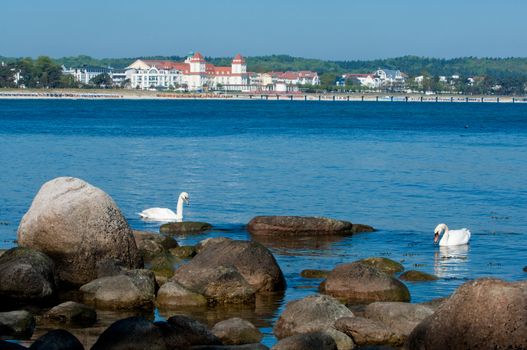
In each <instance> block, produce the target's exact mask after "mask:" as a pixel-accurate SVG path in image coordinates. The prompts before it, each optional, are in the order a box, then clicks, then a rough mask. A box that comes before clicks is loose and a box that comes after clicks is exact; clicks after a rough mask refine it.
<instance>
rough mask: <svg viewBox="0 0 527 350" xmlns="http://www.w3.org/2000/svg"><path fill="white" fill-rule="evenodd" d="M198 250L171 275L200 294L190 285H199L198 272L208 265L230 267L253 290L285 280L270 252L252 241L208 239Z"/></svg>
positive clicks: (265, 289) (281, 286)
mask: <svg viewBox="0 0 527 350" xmlns="http://www.w3.org/2000/svg"><path fill="white" fill-rule="evenodd" d="M198 251H199V253H198V254H197V255H196V256H195V257H194V258H193V259H192V260H191V261H189V262H188V263H187V264H185V265H183V266H181V267H180V268H178V269H177V270H176V273H175V275H174V277H173V279H174V280H175V281H178V282H179V283H180V284H182V285H183V286H185V287H187V288H189V289H191V290H193V291H195V292H198V293H200V294H204V293H203V292H201V291H199V290H197V289H195V287H193V286H192V285H203V283H204V282H205V281H203V278H204V276H200V274H201V273H203V272H207V271H210V270H211V268H217V267H220V266H223V267H232V268H234V269H236V271H238V272H239V273H240V275H241V276H243V278H244V279H245V280H246V281H247V282H248V283H249V284H250V285H251V287H252V288H253V289H254V291H255V292H270V291H280V290H284V289H285V286H286V283H285V278H284V275H283V274H282V270H281V269H280V267H279V266H278V263H277V262H276V260H275V258H274V256H273V255H272V254H271V252H270V251H269V250H268V249H267V248H265V247H264V246H263V245H261V244H259V243H256V242H252V241H235V240H230V239H223V240H210V241H207V242H205V243H204V244H202V245H201V247H200V248H199V249H198Z"/></svg>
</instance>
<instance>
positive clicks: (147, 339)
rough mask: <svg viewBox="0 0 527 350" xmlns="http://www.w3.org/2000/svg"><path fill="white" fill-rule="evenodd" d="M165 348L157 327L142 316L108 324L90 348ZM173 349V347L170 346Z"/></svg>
mask: <svg viewBox="0 0 527 350" xmlns="http://www.w3.org/2000/svg"><path fill="white" fill-rule="evenodd" d="M124 349H127V350H142V349H150V350H166V349H167V346H166V345H165V341H164V339H163V334H162V332H161V330H160V329H159V327H157V326H156V325H154V324H153V323H152V322H150V321H148V320H146V319H145V318H143V317H129V318H125V319H122V320H119V321H116V322H114V323H112V324H111V325H110V327H108V328H107V329H106V330H105V331H104V332H102V334H101V335H100V336H99V339H97V342H96V343H95V344H94V345H93V347H92V348H91V350H124ZM170 349H173V348H170Z"/></svg>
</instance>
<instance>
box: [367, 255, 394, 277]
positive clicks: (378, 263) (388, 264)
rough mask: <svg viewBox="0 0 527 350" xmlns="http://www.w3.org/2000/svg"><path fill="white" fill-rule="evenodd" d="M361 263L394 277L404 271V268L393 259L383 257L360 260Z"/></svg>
mask: <svg viewBox="0 0 527 350" xmlns="http://www.w3.org/2000/svg"><path fill="white" fill-rule="evenodd" d="M359 262H361V263H363V264H365V265H368V266H371V267H374V268H376V269H377V270H379V271H381V272H384V273H386V274H388V275H393V274H395V273H397V272H401V271H404V266H403V265H401V264H400V263H398V262H397V261H394V260H392V259H388V258H383V257H371V258H366V259H362V260H359Z"/></svg>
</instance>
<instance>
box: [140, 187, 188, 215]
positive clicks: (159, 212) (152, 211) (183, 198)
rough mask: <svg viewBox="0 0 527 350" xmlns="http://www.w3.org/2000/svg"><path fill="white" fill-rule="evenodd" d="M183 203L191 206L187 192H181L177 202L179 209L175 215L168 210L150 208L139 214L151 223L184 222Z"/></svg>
mask: <svg viewBox="0 0 527 350" xmlns="http://www.w3.org/2000/svg"><path fill="white" fill-rule="evenodd" d="M183 202H185V203H187V205H189V196H188V193H187V192H181V194H180V195H179V198H178V201H177V209H176V212H175V213H174V212H173V211H172V210H170V209H168V208H149V209H145V210H143V211H142V212H140V213H139V215H140V216H141V218H143V219H145V220H151V221H177V222H181V221H183Z"/></svg>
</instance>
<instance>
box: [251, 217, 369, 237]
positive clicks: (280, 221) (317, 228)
mask: <svg viewBox="0 0 527 350" xmlns="http://www.w3.org/2000/svg"><path fill="white" fill-rule="evenodd" d="M247 230H248V231H249V232H250V233H251V234H253V235H275V236H288V235H299V236H300V235H314V236H323V235H350V234H354V233H359V232H372V231H374V229H373V228H372V227H370V226H366V225H354V224H352V223H351V222H349V221H342V220H336V219H331V218H324V217H308V216H256V217H254V218H253V219H252V220H251V221H250V222H249V223H248V224H247Z"/></svg>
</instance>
